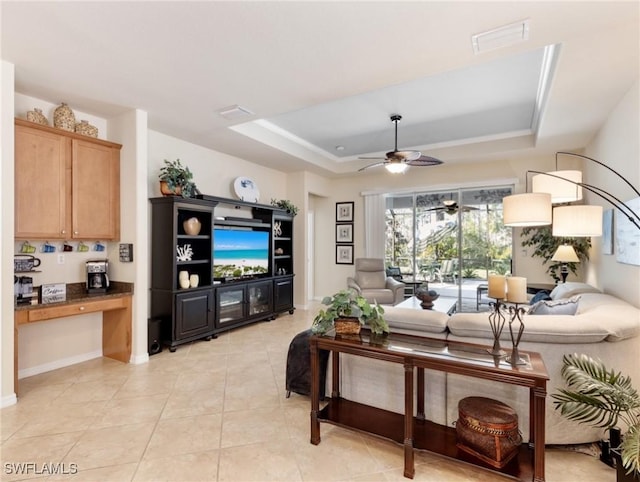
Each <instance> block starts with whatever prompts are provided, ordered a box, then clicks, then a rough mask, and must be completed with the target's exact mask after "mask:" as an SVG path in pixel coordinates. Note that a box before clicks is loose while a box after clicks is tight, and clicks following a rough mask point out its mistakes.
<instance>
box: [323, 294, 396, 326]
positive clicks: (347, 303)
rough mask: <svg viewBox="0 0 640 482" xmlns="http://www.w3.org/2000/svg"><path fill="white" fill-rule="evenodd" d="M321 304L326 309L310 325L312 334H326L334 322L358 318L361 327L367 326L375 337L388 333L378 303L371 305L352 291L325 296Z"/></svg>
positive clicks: (381, 309)
mask: <svg viewBox="0 0 640 482" xmlns="http://www.w3.org/2000/svg"><path fill="white" fill-rule="evenodd" d="M322 304H323V305H325V306H327V308H326V309H321V310H320V311H319V312H318V314H317V316H316V317H315V319H314V320H313V324H312V325H311V330H312V331H313V333H316V334H322V333H326V332H327V331H329V330H330V329H331V328H333V322H334V320H336V319H337V318H343V317H354V318H358V321H359V322H360V324H361V325H369V327H370V328H371V331H372V332H373V333H375V334H377V335H381V334H382V333H389V325H388V324H387V322H386V320H385V319H384V318H383V316H382V315H383V314H384V309H383V308H382V306H380V305H378V303H374V304H373V305H372V304H371V303H369V302H368V301H367V300H366V298H364V297H363V296H360V295H358V293H357V292H356V291H355V290H353V289H349V290H342V291H339V292H338V293H335V294H334V295H332V296H325V297H324V299H323V300H322Z"/></svg>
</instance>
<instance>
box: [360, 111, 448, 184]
mask: <svg viewBox="0 0 640 482" xmlns="http://www.w3.org/2000/svg"><path fill="white" fill-rule="evenodd" d="M400 119H402V116H401V115H398V114H393V115H392V116H391V122H393V123H394V124H395V127H396V128H395V130H396V136H395V146H394V148H393V151H389V152H387V153H386V155H385V157H359V158H358V159H383V161H382V162H376V163H374V164H369V165H368V166H365V167H362V168H360V169H358V171H364V170H365V169H369V168H370V167H377V166H385V167H386V168H387V170H388V171H389V172H392V173H402V172H404V171H405V170H406V169H407V167H408V166H437V165H438V164H442V161H441V160H440V159H436V158H435V157H429V156H423V155H422V153H421V152H420V151H410V150H405V151H399V150H398V122H400Z"/></svg>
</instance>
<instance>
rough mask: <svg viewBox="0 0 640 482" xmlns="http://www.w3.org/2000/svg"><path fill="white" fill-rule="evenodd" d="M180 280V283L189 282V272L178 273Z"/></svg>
mask: <svg viewBox="0 0 640 482" xmlns="http://www.w3.org/2000/svg"><path fill="white" fill-rule="evenodd" d="M178 279H179V280H180V281H182V280H187V282H188V281H189V272H188V271H180V272H179V273H178Z"/></svg>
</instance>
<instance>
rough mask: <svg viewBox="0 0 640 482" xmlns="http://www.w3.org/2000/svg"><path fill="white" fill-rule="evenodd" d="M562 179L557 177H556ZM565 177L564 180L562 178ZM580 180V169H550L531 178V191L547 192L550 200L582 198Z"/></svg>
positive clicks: (553, 201) (563, 200) (569, 200)
mask: <svg viewBox="0 0 640 482" xmlns="http://www.w3.org/2000/svg"><path fill="white" fill-rule="evenodd" d="M560 177H561V178H562V179H558V178H560ZM564 179H566V181H565V180H564ZM581 182H582V172H580V171H552V172H549V173H547V174H537V175H535V176H533V177H532V178H531V190H532V191H533V192H548V193H549V194H551V202H552V203H553V204H557V203H570V202H574V201H579V200H580V199H582V187H580V186H579V185H578V183H581Z"/></svg>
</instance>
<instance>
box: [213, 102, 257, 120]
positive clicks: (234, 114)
mask: <svg viewBox="0 0 640 482" xmlns="http://www.w3.org/2000/svg"><path fill="white" fill-rule="evenodd" d="M218 114H220V115H221V116H222V117H224V118H225V119H229V120H234V119H239V118H241V117H247V116H250V115H253V114H254V113H253V112H251V111H250V110H249V109H247V108H246V107H242V106H240V105H237V104H236V105H231V106H229V107H225V108H224V109H222V110H219V111H218Z"/></svg>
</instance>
